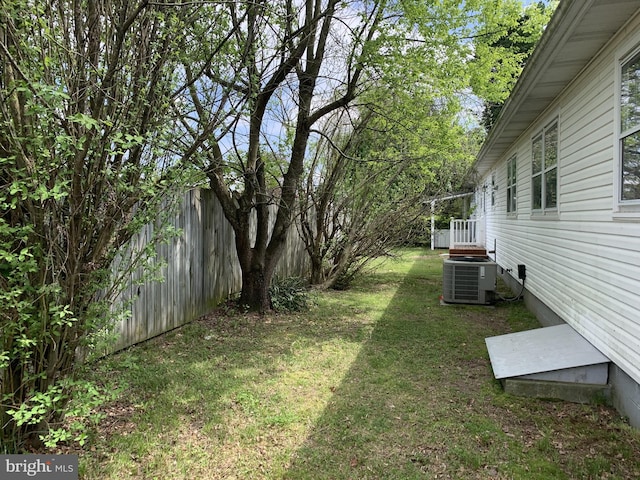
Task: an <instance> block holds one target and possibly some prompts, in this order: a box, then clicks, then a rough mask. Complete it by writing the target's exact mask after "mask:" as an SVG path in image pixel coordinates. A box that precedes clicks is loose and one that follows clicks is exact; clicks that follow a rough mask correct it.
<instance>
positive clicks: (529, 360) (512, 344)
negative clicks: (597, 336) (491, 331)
mask: <svg viewBox="0 0 640 480" xmlns="http://www.w3.org/2000/svg"><path fill="white" fill-rule="evenodd" d="M485 343H486V345H487V350H488V351H489V358H490V360H491V367H492V368H493V373H494V375H495V377H496V378H497V379H498V380H501V381H502V383H503V385H504V387H505V391H507V392H508V393H512V394H516V395H525V396H535V397H552V398H561V399H565V400H570V401H576V402H580V403H588V402H589V401H592V400H593V399H594V398H596V397H605V398H607V397H608V396H609V391H608V385H607V383H608V371H609V359H608V358H607V357H606V356H604V355H603V354H602V353H601V352H600V351H599V350H598V349H597V348H595V347H594V346H593V345H591V344H590V343H589V342H588V341H587V340H585V339H584V338H583V337H582V336H581V335H580V334H579V333H578V332H576V331H575V330H574V329H573V328H572V327H571V326H569V325H566V324H564V325H557V326H553V327H546V328H538V329H535V330H528V331H525V332H517V333H510V334H507V335H500V336H497V337H489V338H486V339H485Z"/></svg>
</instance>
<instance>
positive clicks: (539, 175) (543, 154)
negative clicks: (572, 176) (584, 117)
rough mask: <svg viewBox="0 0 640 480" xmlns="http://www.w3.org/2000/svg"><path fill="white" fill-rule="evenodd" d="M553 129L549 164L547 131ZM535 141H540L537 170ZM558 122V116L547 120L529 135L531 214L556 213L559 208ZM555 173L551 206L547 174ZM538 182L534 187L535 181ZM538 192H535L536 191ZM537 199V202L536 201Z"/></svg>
mask: <svg viewBox="0 0 640 480" xmlns="http://www.w3.org/2000/svg"><path fill="white" fill-rule="evenodd" d="M554 129H555V158H554V163H553V164H551V165H549V164H548V163H547V153H548V152H549V149H548V145H547V141H548V140H549V138H548V137H549V133H548V132H551V131H553V130H554ZM536 142H540V146H539V148H540V166H539V169H538V170H535V171H534V168H536V158H535V157H536ZM559 164H560V122H559V121H558V117H556V118H554V119H553V120H552V121H550V122H548V123H547V124H546V125H545V126H544V127H543V128H541V129H540V130H539V131H538V132H537V133H536V134H535V135H533V136H532V137H531V170H530V175H531V177H530V178H531V213H532V215H533V216H544V215H558V212H559V208H558V204H559V193H560V192H559V190H560V188H559V183H560V176H559V174H558V172H559V170H560V165H559ZM554 173H555V185H554V189H555V204H554V205H553V206H551V207H550V206H547V196H548V193H549V192H548V180H549V176H550V175H552V174H554ZM538 182H539V185H538V188H537V189H536V183H538ZM537 190H538V191H539V194H536V191H537ZM537 200H539V204H537V203H536V201H537Z"/></svg>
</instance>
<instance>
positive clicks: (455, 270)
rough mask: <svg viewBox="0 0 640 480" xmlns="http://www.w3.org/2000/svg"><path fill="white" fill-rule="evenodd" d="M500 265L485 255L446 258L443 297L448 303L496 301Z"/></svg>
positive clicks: (480, 303) (479, 303) (484, 303)
mask: <svg viewBox="0 0 640 480" xmlns="http://www.w3.org/2000/svg"><path fill="white" fill-rule="evenodd" d="M497 270H498V265H497V264H496V263H495V262H494V261H492V260H490V259H488V258H484V257H452V258H447V259H445V260H444V265H443V270H442V287H443V294H442V299H443V301H444V302H446V303H469V304H478V305H488V304H491V303H494V302H495V298H496V275H497Z"/></svg>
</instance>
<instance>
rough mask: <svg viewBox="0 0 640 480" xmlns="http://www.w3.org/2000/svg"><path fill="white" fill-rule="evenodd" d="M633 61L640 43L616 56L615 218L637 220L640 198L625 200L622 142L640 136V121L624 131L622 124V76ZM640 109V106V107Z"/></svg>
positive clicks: (639, 214) (637, 53)
mask: <svg viewBox="0 0 640 480" xmlns="http://www.w3.org/2000/svg"><path fill="white" fill-rule="evenodd" d="M633 60H640V43H636V44H635V46H634V47H633V48H632V49H627V50H626V51H625V53H623V54H619V55H617V56H616V65H615V71H616V76H615V83H616V87H615V97H614V129H615V130H614V132H615V133H614V161H613V164H614V176H613V178H614V198H613V201H614V205H613V211H614V216H616V217H619V218H625V217H627V216H628V217H632V218H637V217H638V216H640V198H635V199H627V200H625V199H623V193H624V187H623V185H624V167H623V153H624V149H623V147H622V142H623V140H624V139H626V138H629V137H630V136H632V135H640V121H639V122H638V123H637V124H636V125H634V126H632V127H630V128H626V129H625V130H623V122H622V114H623V112H622V110H623V109H622V93H623V92H622V86H623V85H622V84H623V81H622V76H623V73H622V72H623V70H624V68H625V66H626V65H628V64H630V63H631V62H632V61H633ZM639 107H640V105H639Z"/></svg>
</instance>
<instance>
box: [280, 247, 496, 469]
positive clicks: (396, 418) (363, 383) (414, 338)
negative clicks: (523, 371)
mask: <svg viewBox="0 0 640 480" xmlns="http://www.w3.org/2000/svg"><path fill="white" fill-rule="evenodd" d="M440 269H441V263H440V262H437V261H434V259H433V257H431V258H430V257H425V258H422V257H417V258H415V259H414V263H413V266H412V268H411V270H410V271H409V272H408V273H407V275H406V276H405V278H404V281H403V282H402V284H401V286H400V287H399V288H398V290H397V292H396V294H395V296H394V298H393V299H392V301H391V302H390V304H389V306H388V308H387V310H386V311H385V313H384V314H383V315H382V317H381V318H380V320H379V321H378V322H377V324H376V325H375V329H374V330H373V333H372V335H371V338H370V340H369V341H368V342H367V343H366V344H365V345H364V346H363V348H362V349H361V350H360V354H359V356H358V358H357V359H356V361H355V362H354V363H353V364H352V365H351V368H350V370H349V373H348V374H347V375H346V377H345V379H344V381H343V382H342V384H341V385H340V387H339V388H338V389H337V390H336V392H335V395H334V397H333V399H332V400H331V402H330V404H329V405H328V407H327V409H326V410H325V412H324V413H323V415H322V416H321V418H320V419H319V420H318V422H317V423H316V425H315V429H314V432H312V434H311V435H310V436H309V437H308V439H307V441H306V443H305V444H304V446H303V447H302V448H300V449H299V450H298V452H297V453H296V456H295V459H294V461H293V463H292V465H291V467H290V469H289V471H288V472H287V474H286V475H285V478H291V479H303V478H309V479H311V478H314V479H318V478H398V479H409V478H424V475H425V474H426V473H432V474H437V473H439V472H440V473H441V472H444V471H449V470H450V469H451V465H450V464H451V462H453V461H455V460H454V459H453V458H452V456H455V454H454V453H452V452H453V450H455V448H456V446H455V445H452V444H451V439H452V438H455V437H457V436H459V435H461V433H462V432H464V424H465V421H466V420H467V419H468V415H469V413H470V409H469V407H470V406H472V405H474V403H475V402H477V401H478V400H479V399H483V398H484V397H486V395H487V393H486V392H487V391H488V392H489V394H491V393H492V391H493V390H494V388H495V385H494V382H493V380H492V378H493V376H492V373H491V368H490V365H489V361H488V355H487V353H486V350H485V347H484V338H485V337H486V336H489V335H493V334H497V333H502V332H504V331H505V330H507V329H508V326H507V324H506V321H505V320H504V319H503V318H502V317H503V315H502V314H501V313H500V314H498V313H499V311H498V310H497V309H495V308H491V307H468V306H464V307H462V306H454V305H451V306H442V305H441V304H440V301H439V297H440V294H441V283H440V276H441V273H440V272H441V270H440ZM461 453H463V452H461ZM468 454H469V455H474V452H472V451H469V452H468ZM466 463H469V462H465V461H463V460H460V461H458V464H459V466H461V467H462V466H465V464H466ZM471 463H475V461H471ZM466 468H468V467H466Z"/></svg>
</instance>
